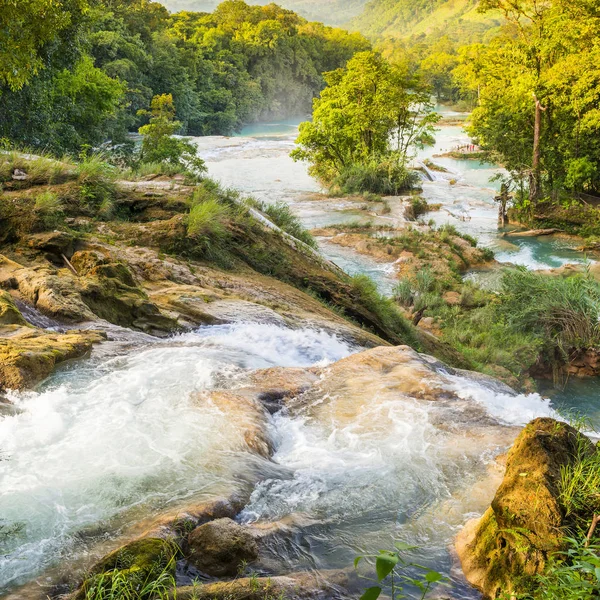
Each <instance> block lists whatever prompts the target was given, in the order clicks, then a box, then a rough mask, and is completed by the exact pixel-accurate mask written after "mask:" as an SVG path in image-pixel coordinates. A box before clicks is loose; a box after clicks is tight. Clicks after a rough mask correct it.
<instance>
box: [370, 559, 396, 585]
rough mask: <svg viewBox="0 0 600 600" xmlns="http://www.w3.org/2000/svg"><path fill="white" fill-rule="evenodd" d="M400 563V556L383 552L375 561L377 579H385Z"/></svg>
mask: <svg viewBox="0 0 600 600" xmlns="http://www.w3.org/2000/svg"><path fill="white" fill-rule="evenodd" d="M397 564H398V557H397V556H396V555H395V554H392V553H386V554H381V555H380V556H378V557H377V560H376V561H375V571H376V572H377V579H379V581H383V580H384V579H385V578H386V577H387V576H388V575H389V574H390V573H391V572H392V571H393V570H394V567H395V566H396V565H397Z"/></svg>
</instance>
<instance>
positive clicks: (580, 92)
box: [455, 0, 600, 203]
mask: <svg viewBox="0 0 600 600" xmlns="http://www.w3.org/2000/svg"><path fill="white" fill-rule="evenodd" d="M481 9H482V10H494V11H496V12H500V13H501V14H502V15H503V17H504V20H505V22H506V24H507V27H506V29H505V32H504V34H503V35H501V36H497V37H496V38H494V39H493V40H492V41H491V42H490V43H489V44H488V45H483V44H477V45H473V46H467V47H465V48H463V49H462V50H461V52H460V64H459V66H458V67H457V68H456V70H455V75H456V77H457V79H458V81H459V82H460V84H461V85H462V87H463V89H465V90H470V91H471V92H472V93H473V94H477V97H478V103H477V107H476V108H475V110H474V111H473V114H472V116H471V125H470V132H471V135H472V136H473V137H474V138H475V139H476V140H477V142H478V144H479V145H480V146H481V148H482V149H483V150H484V151H489V152H493V153H495V154H496V155H498V156H499V157H500V161H501V162H502V163H503V164H504V165H505V166H506V167H507V169H508V170H509V171H510V172H511V174H512V176H513V180H514V181H515V182H516V184H517V186H516V187H517V190H518V193H519V195H520V196H521V197H523V196H524V195H525V194H527V192H529V195H530V196H531V200H532V201H533V202H534V203H535V202H538V201H539V200H541V199H542V198H544V197H551V198H552V199H553V201H554V202H556V201H557V199H558V196H559V195H560V192H561V191H562V190H563V189H569V190H574V191H579V192H580V191H584V192H587V193H597V192H598V191H600V146H599V145H598V143H597V139H598V131H599V128H600V119H599V118H598V108H597V107H598V97H599V92H598V80H599V77H600V71H599V69H598V64H599V62H598V57H599V56H600V45H599V44H598V39H599V34H600V21H599V19H598V17H597V14H596V12H595V11H594V9H592V7H591V4H589V3H588V2H586V1H585V0H574V1H573V2H563V1H561V0H553V1H552V2H545V3H543V4H542V5H539V6H536V3H535V2H532V1H530V0H526V1H523V2H511V1H508V0H493V1H492V0H490V1H486V2H482V3H481ZM536 99H537V101H539V106H540V109H539V111H537V114H538V117H539V124H540V132H541V133H540V146H539V152H534V129H535V127H534V123H535V121H536ZM534 154H535V158H534ZM536 158H537V159H539V160H538V161H537V162H538V164H537V165H536V164H535V163H536ZM532 183H533V184H534V185H530V184H532Z"/></svg>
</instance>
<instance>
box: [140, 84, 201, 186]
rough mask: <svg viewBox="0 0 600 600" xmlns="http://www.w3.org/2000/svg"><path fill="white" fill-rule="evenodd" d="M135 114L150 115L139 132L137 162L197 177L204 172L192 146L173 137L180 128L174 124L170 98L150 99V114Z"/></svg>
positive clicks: (164, 96)
mask: <svg viewBox="0 0 600 600" xmlns="http://www.w3.org/2000/svg"><path fill="white" fill-rule="evenodd" d="M139 114H141V115H143V114H146V115H150V122H149V123H148V124H147V125H144V126H143V127H140V130H139V132H140V135H142V136H143V142H142V152H141V157H140V159H141V162H143V163H167V164H171V165H176V166H179V167H183V168H185V169H186V170H187V171H189V172H190V173H192V174H194V175H197V176H199V175H201V174H202V173H204V172H205V171H206V165H205V164H204V161H203V160H202V159H201V158H200V157H199V156H198V153H197V149H196V147H195V146H194V144H192V143H191V142H190V141H188V140H186V139H183V138H177V137H174V135H175V134H176V133H177V132H178V131H179V130H180V129H181V128H182V123H180V122H179V121H176V120H175V105H174V104H173V96H172V95H171V94H162V95H159V96H154V98H153V99H152V103H151V105H150V111H140V112H139Z"/></svg>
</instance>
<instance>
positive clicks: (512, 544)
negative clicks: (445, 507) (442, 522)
mask: <svg viewBox="0 0 600 600" xmlns="http://www.w3.org/2000/svg"><path fill="white" fill-rule="evenodd" d="M581 439H582V437H581V434H579V433H578V432H577V431H576V430H575V429H573V428H572V427H571V426H570V425H567V424H566V423H560V422H558V421H555V420H553V419H548V418H544V419H536V420H534V421H532V422H531V423H529V425H527V426H526V427H525V429H524V430H523V431H522V432H521V434H520V435H519V437H518V438H517V440H516V441H515V443H514V445H513V447H512V449H511V450H510V452H509V454H508V458H507V464H506V474H505V476H504V480H503V482H502V484H501V485H500V488H499V489H498V491H497V492H496V496H495V498H494V500H493V502H492V505H491V507H490V508H489V509H488V510H487V512H486V513H485V514H484V515H483V517H482V518H481V519H479V520H475V521H471V522H470V523H468V524H467V526H466V527H465V528H464V529H463V531H462V532H461V533H460V535H459V536H458V538H457V543H456V548H457V551H458V555H459V557H460V560H461V563H462V567H463V571H464V572H465V575H466V577H467V579H468V580H469V582H470V583H471V584H473V585H474V586H475V587H477V588H479V589H480V590H481V591H482V592H483V594H484V597H485V598H498V597H500V596H502V595H503V594H512V593H515V592H518V591H519V589H520V587H521V586H524V585H525V584H526V581H527V578H528V577H531V576H533V575H535V574H537V573H540V572H541V571H542V570H543V569H544V566H545V564H546V561H547V559H548V556H549V555H550V554H552V553H553V552H556V551H558V550H560V549H561V548H562V544H563V542H562V540H563V536H564V535H565V530H564V528H565V526H567V525H568V522H567V520H566V518H565V511H564V508H563V507H562V506H561V503H560V499H559V495H560V492H559V484H560V480H561V468H562V467H565V466H568V465H569V464H571V463H572V462H573V460H574V457H575V456H576V455H577V448H578V444H579V443H581ZM583 439H584V440H585V438H583ZM586 444H589V451H590V452H592V451H594V448H593V445H592V443H591V442H589V440H586Z"/></svg>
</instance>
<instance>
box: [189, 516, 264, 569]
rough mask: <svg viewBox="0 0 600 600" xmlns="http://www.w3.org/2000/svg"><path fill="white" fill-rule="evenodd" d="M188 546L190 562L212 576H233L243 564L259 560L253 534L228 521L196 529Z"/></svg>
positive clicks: (208, 524)
mask: <svg viewBox="0 0 600 600" xmlns="http://www.w3.org/2000/svg"><path fill="white" fill-rule="evenodd" d="M187 547H188V560H189V562H190V563H191V564H193V565H194V566H195V567H196V568H198V569H199V570H200V571H202V572H203V573H205V574H207V575H211V576H213V577H234V576H235V575H237V574H238V572H239V570H240V567H242V565H245V564H246V563H249V562H252V561H254V560H256V559H257V558H258V545H257V544H256V540H255V539H254V535H253V534H252V531H251V530H250V529H249V528H248V527H243V526H242V525H238V524H237V523H236V522H235V521H232V520H231V519H228V518H224V519H217V520H216V521H211V522H210V523H206V524H204V525H201V526H200V527H198V528H196V529H194V531H192V532H191V533H190V535H189V536H188V540H187Z"/></svg>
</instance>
